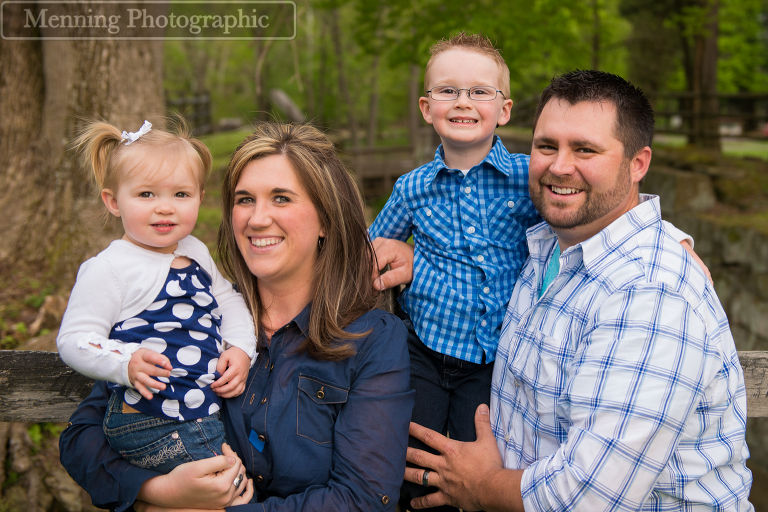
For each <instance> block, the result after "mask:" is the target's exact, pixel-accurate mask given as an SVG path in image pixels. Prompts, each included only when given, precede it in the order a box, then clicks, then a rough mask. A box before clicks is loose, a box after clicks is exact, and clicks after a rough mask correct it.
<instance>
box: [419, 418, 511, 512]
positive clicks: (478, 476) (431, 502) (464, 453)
mask: <svg viewBox="0 0 768 512" xmlns="http://www.w3.org/2000/svg"><path fill="white" fill-rule="evenodd" d="M475 430H476V432H477V441H475V442H473V443H462V442H459V441H454V440H451V439H448V438H446V437H445V436H442V435H440V434H438V433H437V432H435V431H434V430H430V429H428V428H425V427H422V426H421V425H417V424H416V423H411V426H410V429H409V432H410V434H411V435H412V436H413V437H415V438H416V439H418V440H420V441H422V442H424V443H425V444H427V445H429V446H431V447H432V448H435V449H436V450H438V452H439V455H433V454H431V453H428V452H425V451H422V450H417V449H415V448H408V455H407V460H408V461H409V462H412V463H414V464H418V465H419V466H423V467H427V468H430V469H429V474H428V475H427V481H428V483H429V485H430V486H434V487H437V488H438V489H439V491H438V492H436V493H432V494H428V495H426V496H422V497H421V498H416V499H414V500H413V501H412V502H411V506H412V507H413V508H415V509H420V508H428V507H436V506H441V505H452V506H454V507H459V508H461V509H463V510H467V511H470V510H480V509H482V510H485V511H487V512H518V511H520V512H522V511H523V498H522V495H521V493H520V481H521V479H522V476H523V471H522V470H513V469H505V468H504V465H503V464H502V461H501V456H500V455H499V449H498V447H497V445H496V439H495V438H494V436H493V432H491V423H490V419H489V416H488V406H487V405H481V406H480V407H478V408H477V411H476V412H475ZM424 473H425V471H424V470H423V469H419V468H411V467H408V468H406V469H405V479H406V480H408V481H410V482H413V483H416V484H423V478H424Z"/></svg>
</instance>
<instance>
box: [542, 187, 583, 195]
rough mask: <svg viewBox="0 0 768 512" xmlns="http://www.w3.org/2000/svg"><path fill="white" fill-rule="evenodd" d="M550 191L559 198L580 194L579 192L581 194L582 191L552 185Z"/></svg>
mask: <svg viewBox="0 0 768 512" xmlns="http://www.w3.org/2000/svg"><path fill="white" fill-rule="evenodd" d="M549 189H550V190H551V191H552V192H554V193H555V194H557V195H559V196H568V195H572V194H578V193H579V192H581V190H578V189H575V188H569V187H556V186H555V185H550V186H549Z"/></svg>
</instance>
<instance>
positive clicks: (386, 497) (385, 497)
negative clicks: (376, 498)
mask: <svg viewBox="0 0 768 512" xmlns="http://www.w3.org/2000/svg"><path fill="white" fill-rule="evenodd" d="M381 502H382V503H383V504H384V505H386V504H387V503H389V496H387V495H386V494H385V495H384V496H382V497H381Z"/></svg>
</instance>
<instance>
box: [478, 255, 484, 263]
mask: <svg viewBox="0 0 768 512" xmlns="http://www.w3.org/2000/svg"><path fill="white" fill-rule="evenodd" d="M477 261H479V262H480V263H482V262H484V261H485V256H483V255H482V254H481V255H480V256H478V257H477Z"/></svg>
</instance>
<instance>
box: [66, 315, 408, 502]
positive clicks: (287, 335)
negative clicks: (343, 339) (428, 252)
mask: <svg viewBox="0 0 768 512" xmlns="http://www.w3.org/2000/svg"><path fill="white" fill-rule="evenodd" d="M309 308H310V306H307V308H305V309H304V311H302V312H301V313H300V314H299V315H298V316H297V317H296V318H295V319H294V320H293V321H292V322H291V323H289V324H288V325H286V326H284V327H283V328H281V329H280V330H278V331H277V332H276V333H275V334H274V335H273V337H272V341H271V344H270V345H268V346H262V347H260V352H259V356H258V359H257V361H256V364H255V365H254V367H253V368H252V369H251V372H250V374H249V376H248V382H247V384H246V389H245V392H244V393H243V394H241V395H240V396H238V397H235V398H232V399H229V400H226V401H225V407H224V408H223V421H224V424H225V427H226V429H227V438H228V441H229V443H230V444H231V445H232V448H233V449H234V450H235V451H236V452H237V453H238V455H239V456H240V458H241V459H242V460H243V463H244V464H245V467H246V469H247V472H248V475H247V476H248V477H249V478H253V482H254V488H255V493H254V499H255V501H257V502H259V503H258V504H253V503H252V504H249V505H241V506H237V507H231V508H229V509H228V510H231V511H233V512H234V511H238V512H249V511H256V510H259V511H283V510H285V511H300V510H307V511H309V510H348V511H356V510H359V511H374V510H382V511H383V510H394V509H395V504H396V503H397V498H398V495H399V489H400V485H401V483H402V479H403V470H404V468H405V450H406V446H407V441H408V422H409V420H410V418H411V409H412V408H413V391H410V389H409V388H410V386H409V370H408V368H409V362H408V349H407V346H406V343H405V340H406V330H405V327H404V326H403V324H402V323H401V322H400V320H398V319H397V318H396V317H394V316H392V315H390V314H388V313H385V312H383V311H379V310H374V311H370V312H368V313H366V314H364V315H362V316H361V317H360V318H358V319H357V320H355V321H354V322H353V323H352V324H351V325H350V326H349V327H348V328H347V329H346V331H348V332H351V333H365V332H368V331H370V332H369V333H368V334H367V335H365V336H363V337H361V338H354V339H352V340H350V341H351V342H352V343H353V344H354V346H355V349H356V353H355V354H354V355H353V356H352V357H349V358H347V359H345V360H343V361H316V360H314V359H312V358H311V357H309V355H308V354H307V353H306V352H300V351H297V350H296V349H297V348H298V347H299V346H300V344H301V343H302V341H303V339H304V338H305V335H306V333H307V332H308V323H309ZM264 345H266V344H264ZM108 399H109V390H108V389H107V388H106V386H105V385H104V383H101V382H98V383H97V384H96V385H95V386H94V390H93V393H91V396H89V397H88V398H87V399H86V400H85V401H83V403H82V404H80V406H79V407H78V409H77V410H76V411H75V413H74V414H73V415H72V417H71V418H70V423H71V425H70V426H69V427H67V429H66V430H65V431H64V432H63V433H62V435H61V438H60V441H59V444H60V449H61V463H62V465H63V466H64V467H65V468H66V469H67V471H68V472H69V474H70V475H71V476H72V477H73V478H74V479H75V481H76V482H77V483H78V484H80V485H81V486H82V487H83V488H84V489H85V490H86V491H87V492H88V493H89V494H90V495H91V499H92V500H93V502H94V505H96V506H99V507H107V508H114V509H115V510H118V511H122V510H130V509H131V505H132V503H133V502H134V501H135V499H136V496H137V495H138V492H139V489H140V488H141V485H142V484H143V483H144V481H146V480H147V479H149V478H152V477H154V476H157V473H155V472H153V471H150V470H145V469H142V468H138V467H135V466H131V465H130V464H128V463H127V462H126V461H125V460H124V459H123V458H122V457H121V456H120V455H119V454H118V453H116V452H114V451H113V450H112V449H111V448H110V447H109V444H107V441H106V440H105V438H104V434H103V431H102V427H101V424H102V420H103V417H104V412H105V409H106V405H107V400H108Z"/></svg>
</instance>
